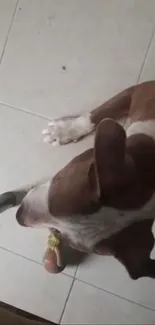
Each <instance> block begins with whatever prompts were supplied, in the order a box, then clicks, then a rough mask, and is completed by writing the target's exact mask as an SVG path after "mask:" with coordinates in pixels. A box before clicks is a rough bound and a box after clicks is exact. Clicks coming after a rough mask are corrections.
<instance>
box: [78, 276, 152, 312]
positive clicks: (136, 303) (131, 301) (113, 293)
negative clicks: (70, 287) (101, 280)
mask: <svg viewBox="0 0 155 325" xmlns="http://www.w3.org/2000/svg"><path fill="white" fill-rule="evenodd" d="M75 280H76V281H79V282H81V283H84V284H87V285H89V286H91V287H93V288H96V289H98V290H101V291H104V292H106V293H108V294H110V295H112V296H115V297H117V298H120V299H122V300H126V301H128V302H130V303H132V304H134V305H137V306H140V307H142V308H144V309H148V310H151V311H154V312H155V309H153V308H151V307H148V306H145V305H142V304H140V303H138V302H136V301H133V300H131V299H128V298H125V297H123V296H120V295H118V294H117V293H115V292H112V291H108V290H106V289H103V288H101V287H98V286H97V285H94V284H91V283H89V282H86V281H84V280H81V279H78V278H75V279H74V282H75Z"/></svg>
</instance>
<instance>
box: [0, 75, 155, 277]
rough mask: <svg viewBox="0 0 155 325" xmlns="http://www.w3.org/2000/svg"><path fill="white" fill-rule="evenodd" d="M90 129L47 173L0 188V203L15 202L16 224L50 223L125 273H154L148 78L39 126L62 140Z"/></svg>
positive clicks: (154, 127) (154, 148)
mask: <svg viewBox="0 0 155 325" xmlns="http://www.w3.org/2000/svg"><path fill="white" fill-rule="evenodd" d="M122 124H123V126H122ZM94 130H95V142H94V148H92V149H89V150H87V151H85V152H83V153H82V154H80V155H79V156H77V157H75V158H74V159H73V160H72V161H71V162H70V163H69V164H68V165H67V166H65V167H64V168H63V169H62V170H60V172H59V173H58V174H57V175H56V176H55V177H54V178H53V179H49V180H47V181H46V182H43V183H42V182H39V183H38V184H36V185H32V186H28V187H27V188H23V189H19V190H16V191H13V192H7V193H4V194H2V195H1V196H0V209H1V211H2V210H5V209H7V208H9V207H11V206H16V205H20V207H19V209H18V211H17V214H16V218H17V221H18V222H19V223H20V224H21V225H23V226H30V227H35V226H42V227H48V228H52V227H54V228H56V229H58V230H59V231H60V232H61V233H62V234H63V235H64V237H65V238H66V239H67V240H68V243H69V245H70V246H72V247H74V248H76V249H77V250H82V251H86V252H96V253H98V254H103V255H104V254H111V255H113V256H115V257H116V258H117V259H118V260H119V261H120V262H122V263H123V264H124V266H125V267H126V269H127V271H128V272H129V274H130V276H131V277H132V278H133V279H137V278H139V277H143V276H149V277H153V278H155V260H152V259H150V253H151V250H152V248H153V245H154V237H153V234H152V231H151V229H152V225H153V221H154V217H155V81H150V82H145V83H142V84H140V85H137V86H133V87H131V88H128V89H126V90H124V91H123V92H121V93H120V94H118V95H116V96H115V97H113V98H112V99H110V100H108V101H107V102H106V103H104V104H103V105H101V106H100V107H98V108H96V109H95V110H93V111H92V112H90V113H88V114H84V115H81V116H76V117H66V118H62V119H58V120H55V121H53V122H52V123H50V125H49V127H48V129H47V130H44V131H43V134H44V137H45V141H49V142H53V143H55V142H59V143H60V144H65V143H68V142H70V141H77V140H79V139H81V138H82V137H84V136H86V135H87V134H89V133H91V132H93V131H94Z"/></svg>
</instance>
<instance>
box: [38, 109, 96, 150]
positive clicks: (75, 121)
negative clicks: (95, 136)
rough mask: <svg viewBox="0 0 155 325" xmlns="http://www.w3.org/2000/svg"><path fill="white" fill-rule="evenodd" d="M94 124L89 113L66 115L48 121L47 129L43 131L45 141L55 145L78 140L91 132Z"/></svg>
mask: <svg viewBox="0 0 155 325" xmlns="http://www.w3.org/2000/svg"><path fill="white" fill-rule="evenodd" d="M92 129H93V125H92V124H91V122H90V116H89V115H88V114H86V115H81V116H79V117H64V118H61V119H57V120H53V121H51V122H49V123H48V127H47V129H45V130H43V131H42V135H43V141H44V142H46V143H52V144H53V145H54V146H56V145H62V144H66V143H69V142H76V141H78V140H79V139H80V138H81V137H83V136H85V135H86V134H88V133H90V132H91V131H92Z"/></svg>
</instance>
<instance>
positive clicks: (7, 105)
mask: <svg viewBox="0 0 155 325" xmlns="http://www.w3.org/2000/svg"><path fill="white" fill-rule="evenodd" d="M0 105H3V106H6V107H8V108H12V109H14V110H17V111H19V112H21V113H25V114H29V115H32V116H35V117H38V118H42V119H44V120H46V121H49V120H51V119H50V118H49V117H46V116H43V115H41V114H36V113H33V112H31V111H27V110H26V109H23V108H18V107H15V106H12V105H10V104H6V103H3V102H1V101H0Z"/></svg>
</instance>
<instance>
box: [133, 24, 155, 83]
mask: <svg viewBox="0 0 155 325" xmlns="http://www.w3.org/2000/svg"><path fill="white" fill-rule="evenodd" d="M154 35H155V28H154V30H153V33H152V36H151V39H150V42H149V45H148V48H147V50H146V53H145V57H144V61H143V63H142V66H141V69H140V72H139V75H138V78H137V84H138V83H139V80H140V78H141V75H142V72H143V69H144V66H145V63H146V60H147V57H148V54H149V51H150V48H151V45H152V41H153V38H154Z"/></svg>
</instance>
